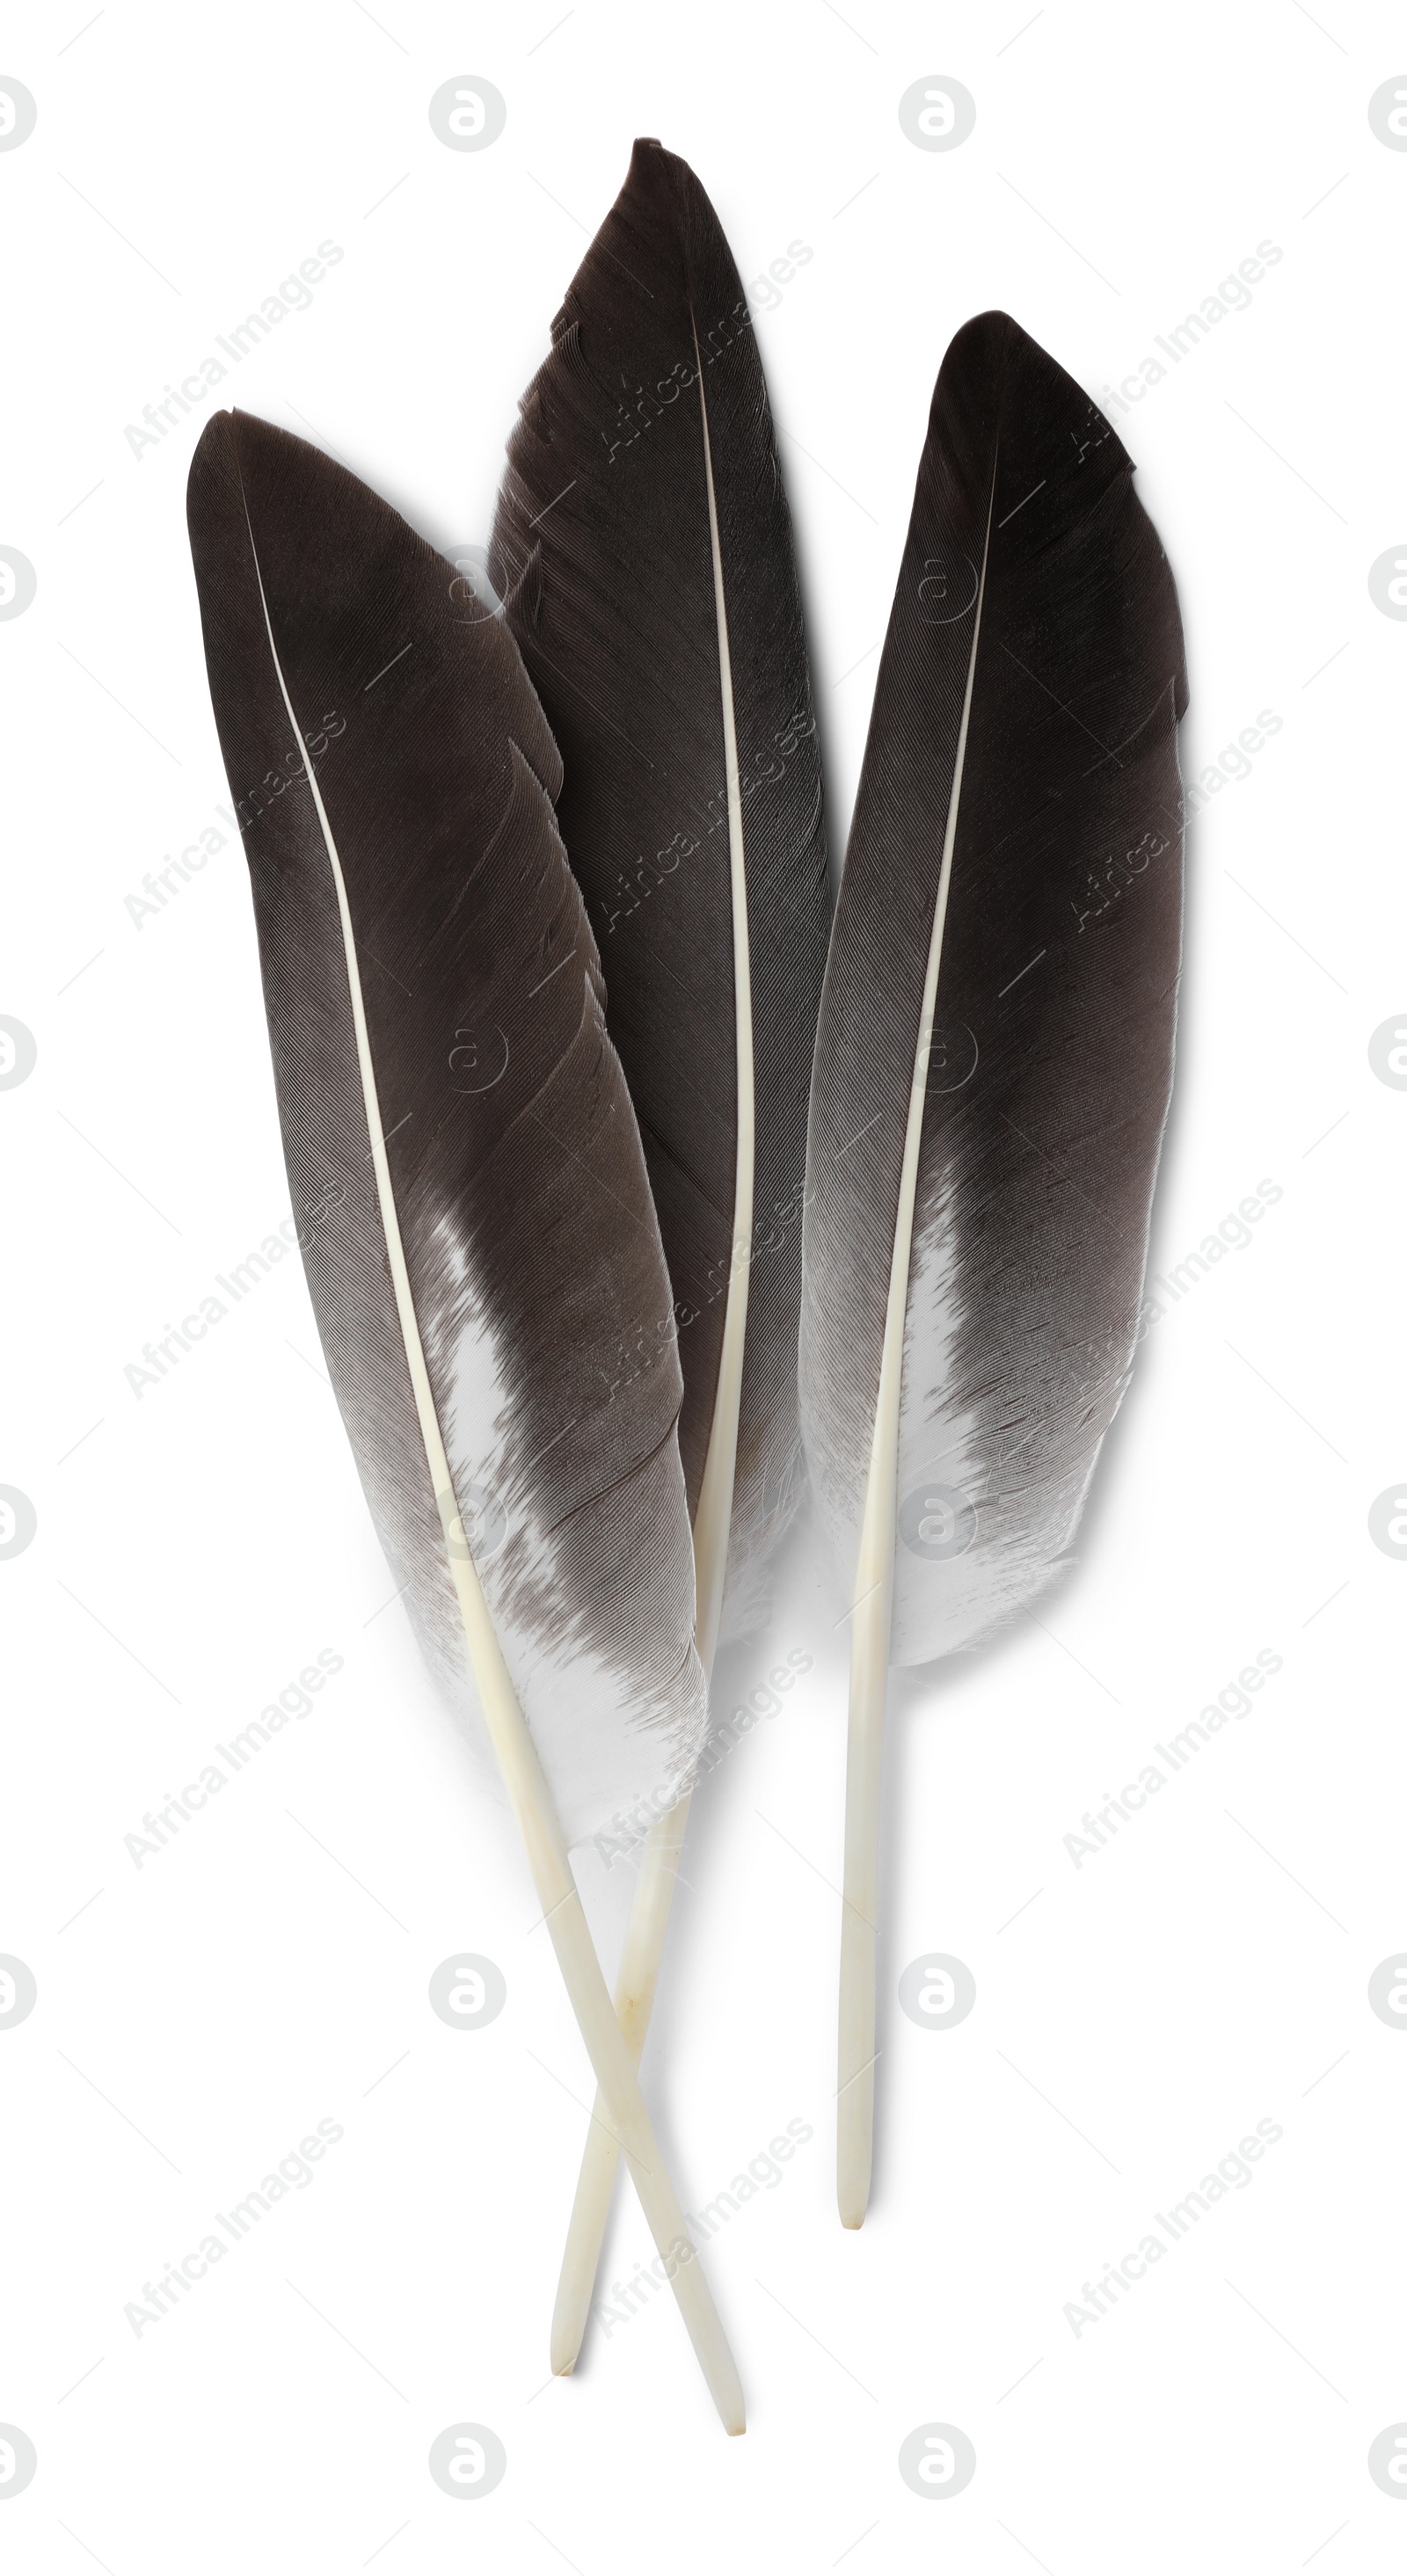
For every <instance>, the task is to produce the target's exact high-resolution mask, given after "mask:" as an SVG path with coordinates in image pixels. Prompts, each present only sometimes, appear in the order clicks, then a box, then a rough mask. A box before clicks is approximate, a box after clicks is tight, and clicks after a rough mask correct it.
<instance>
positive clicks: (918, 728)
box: [800, 313, 1186, 2226]
mask: <svg viewBox="0 0 1407 2576" xmlns="http://www.w3.org/2000/svg"><path fill="white" fill-rule="evenodd" d="M1185 706H1186V683H1185V678H1184V672H1183V656H1182V636H1181V628H1180V624H1179V619H1178V611H1177V600H1176V595H1175V592H1174V588H1173V581H1172V575H1171V573H1170V571H1169V569H1168V564H1167V559H1166V557H1165V555H1164V553H1163V550H1162V548H1161V546H1160V545H1159V542H1158V539H1157V536H1156V534H1155V532H1154V529H1153V527H1152V525H1151V523H1150V521H1149V520H1148V518H1147V516H1146V514H1145V512H1144V510H1143V509H1142V507H1141V505H1140V503H1139V502H1138V500H1137V499H1136V498H1135V496H1134V492H1133V482H1132V466H1131V464H1130V460H1129V458H1128V456H1127V455H1126V453H1125V451H1124V449H1123V447H1122V446H1121V445H1120V442H1119V440H1118V439H1117V437H1116V436H1115V434H1114V432H1113V430H1112V429H1111V428H1110V426H1109V424H1108V422H1107V421H1106V420H1105V419H1104V418H1103V416H1102V414H1101V413H1100V412H1099V411H1098V410H1097V408H1096V407H1095V406H1094V405H1093V404H1092V403H1091V402H1090V401H1089V400H1088V398H1087V397H1086V396H1085V395H1084V394H1083V393H1082V392H1081V391H1080V389H1079V387H1078V386H1077V385H1075V384H1074V383H1072V381H1071V379H1070V378H1069V377H1068V376H1066V375H1064V374H1063V373H1062V371H1061V369H1060V368H1059V367H1057V366H1056V365H1055V364H1054V362H1053V361H1052V360H1051V359H1050V358H1048V357H1047V356H1046V355H1045V353H1044V351H1042V350H1041V349H1039V348H1038V347H1037V346H1036V344H1035V342H1034V341H1032V340H1030V339H1028V338H1027V336H1026V334H1025V333H1024V332H1023V331H1021V330H1019V329H1018V327H1017V325H1016V324H1015V323H1014V322H1012V321H1011V320H1010V319H1009V318H1008V317H1007V316H1006V315H1005V314H1000V313H989V314H984V315H982V316H980V317H979V319H978V320H976V321H974V322H970V323H968V324H967V326H966V327H965V329H963V330H962V331H961V332H959V334H958V336H957V338H956V339H955V341H954V342H953V345H952V347H951V349H950V350H949V352H948V355H947V358H946V360H945V361H944V365H943V369H942V373H941V375H940V377H939V380H938V385H937V389H936V391H935V394H934V398H933V407H932V412H931V415H930V420H929V428H928V438H927V442H926V445H925V447H924V451H923V457H922V461H921V463H920V467H919V475H918V488H917V491H916V494H915V499H914V507H913V516H912V519H911V522H910V527H909V533H908V539H907V542H906V545H905V550H904V559H903V564H902V567H901V570H900V575H899V581H898V586H897V589H896V593H895V599H894V608H893V612H892V615H891V618H890V624H889V632H888V636H887V639H886V642H885V648H884V656H883V660H882V662H881V665H880V671H879V678H878V682H877V685H876V692H875V703H874V713H873V716H872V719H871V725H870V734H869V740H868V743H867V746H866V752H865V763H864V769H863V773H862V776H861V781H860V789H859V795H858V799H857V803H856V810H855V819H854V823H853V826H852V829H851V834H850V842H849V848H848V851H847V854H846V861H845V870H844V875H843V878H842V882H841V891H840V898H839V903H838V906H837V911H836V918H835V924H834V928H833V932H832V938H831V948H830V956H829V960H828V963H827V967H826V979H825V987H824V991H823V995H822V1002H821V1016H820V1028H819V1033H818V1037H817V1046H816V1066H815V1075H814V1080H813V1086H812V1095H811V1119H810V1141H809V1157H808V1182H807V1205H806V1216H805V1225H804V1235H803V1287H802V1324H801V1363H800V1386H801V1414H802V1426H803V1432H804V1436H805V1442H806V1451H807V1457H808V1461H809V1464H810V1469H811V1477H812V1483H813V1486H814V1488H815V1492H816V1497H817V1502H818V1506H819V1510H820V1513H821V1517H822V1519H823V1521H824V1523H825V1525H826V1527H827V1529H828V1531H829V1534H830V1537H831V1539H832V1542H833V1544H834V1547H835V1550H836V1553H837V1556H838V1559H839V1562H840V1565H841V1568H842V1571H843V1577H844V1580H845V1583H846V1585H847V1587H848V1593H849V1599H850V1602H851V1604H852V1612H851V1622H852V1688H851V1746H850V1766H849V1778H850V1790H849V1803H848V1809H847V1866H846V1897H847V1904H846V1911H845V1918H844V1935H843V1943H844V1960H843V1969H842V1988H843V2003H842V2022H843V2028H842V2042H841V2052H840V2087H841V2092H840V2108H841V2168H842V2170H841V2204H842V2215H843V2216H844V2217H845V2219H846V2223H847V2224H848V2225H852V2226H854V2225H858V2224H859V2221H860V2217H861V2216H862V2215H863V2209H864V2203H865V2197H866V2195H867V2192H868V2180H869V2129H870V2118H871V2109H870V2106H871V2102H872V2095H873V2082H874V2074H873V2060H874V2047H873V2034H874V2012H873V1951H874V1935H875V1914H876V1910H877V1897H878V1891H877V1885H876V1878H875V1864H874V1854H875V1837H876V1834H877V1829H878V1778H879V1741H880V1729H881V1725H882V1717H883V1697H884V1673H885V1670H886V1669H887V1667H888V1665H889V1664H890V1663H891V1662H893V1663H901V1664H914V1663H922V1662H926V1661H927V1660H928V1659H930V1658H931V1657H934V1656H938V1655H943V1654H947V1653H950V1652H952V1651H953V1650H954V1649H955V1648H959V1647H963V1646H969V1645H973V1644H975V1643H976V1642H977V1641H978V1640H979V1639H981V1638H983V1637H985V1636H988V1635H990V1634H991V1633H992V1632H993V1631H994V1630H995V1629H996V1628H998V1627H999V1626H1000V1625H1001V1623H1002V1622H1003V1621H1004V1620H1006V1619H1008V1618H1010V1617H1011V1616H1012V1615H1013V1614H1014V1613H1015V1612H1016V1611H1018V1610H1020V1609H1022V1608H1023V1607H1024V1606H1025V1605H1026V1604H1027V1603H1028V1602H1030V1601H1032V1600H1034V1599H1035V1598H1036V1597H1037V1595H1038V1594H1039V1593H1040V1592H1041V1590H1042V1589H1043V1588H1044V1586H1045V1585H1046V1584H1047V1583H1048V1582H1049V1581H1050V1579H1051V1577H1052V1575H1053V1574H1054V1572H1055V1571H1056V1568H1057V1566H1058V1564H1059V1562H1060V1560H1061V1558H1062V1556H1063V1555H1064V1554H1065V1552H1066V1550H1067V1549H1068V1547H1069V1545H1070V1541H1071V1539H1072V1537H1073V1534H1074V1530H1075V1526H1076V1523H1077V1521H1078V1518H1079V1514H1080V1509H1081V1506H1082V1503H1083V1501H1084V1497H1085V1493H1086V1491H1087V1488H1088V1485H1089V1480H1090V1477H1091V1474H1092V1473H1093V1470H1094V1465H1095V1460H1096V1457H1097V1455H1098V1451H1099V1446H1100V1442H1101V1440H1102V1439H1103V1437H1104V1434H1105V1432H1106V1431H1107V1429H1108V1427H1109V1424H1110V1422H1111V1421H1112V1419H1113V1416H1114V1413H1115V1411H1116V1409H1117V1407H1118V1404H1119V1400H1120V1398H1121V1396H1122V1394H1123V1391H1124V1388H1125V1386H1126V1384H1127V1381H1128V1372H1129V1367H1130V1363H1131V1360H1132V1356H1133V1348H1134V1340H1135V1330H1136V1324H1137V1318H1138V1309H1139V1301H1140V1296H1141V1292H1142V1282H1143V1272H1144V1264H1145V1258H1146V1251H1147V1241H1148V1223H1149V1210H1150V1205H1151V1200H1152V1193H1153V1183H1154V1178H1155V1175H1156V1171H1157V1165H1158V1155H1159V1149H1160V1144H1161V1139H1162V1133H1163V1124H1164V1120H1165V1117H1166V1114H1167V1107H1168V1098H1169V1090H1170V1085H1171V1079H1172V1060H1173V1025H1174V1012H1175V1002H1176V990H1177V979H1178V971H1179V958H1180V942H1181V918H1182V797H1181V788H1180V784H1179V778H1178V767H1177V749H1176V731H1177V725H1178V720H1179V718H1180V717H1181V715H1182V714H1183V712H1184V709H1185Z"/></svg>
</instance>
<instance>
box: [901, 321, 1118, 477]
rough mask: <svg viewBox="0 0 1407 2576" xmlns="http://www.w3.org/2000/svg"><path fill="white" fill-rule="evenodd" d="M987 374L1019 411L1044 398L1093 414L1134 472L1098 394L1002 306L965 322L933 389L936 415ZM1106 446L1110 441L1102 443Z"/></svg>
mask: <svg viewBox="0 0 1407 2576" xmlns="http://www.w3.org/2000/svg"><path fill="white" fill-rule="evenodd" d="M983 376H985V377H986V378H987V380H988V382H989V384H990V385H991V386H992V387H993V389H994V390H996V389H997V388H1000V390H1001V392H1002V394H1003V395H1005V396H1007V397H1008V398H1009V399H1010V400H1011V401H1012V402H1013V405H1014V406H1015V407H1016V408H1017V409H1018V414H1019V407H1020V405H1021V404H1022V403H1023V401H1031V400H1034V399H1035V398H1036V397H1037V396H1039V397H1040V398H1041V399H1042V400H1044V401H1045V402H1047V403H1051V402H1054V403H1059V404H1061V405H1062V406H1063V405H1064V404H1065V403H1069V404H1071V405H1073V406H1075V407H1076V409H1077V410H1078V411H1080V412H1081V413H1082V414H1083V416H1084V417H1085V418H1086V419H1088V418H1089V417H1090V416H1091V415H1093V416H1094V417H1095V418H1096V419H1099V420H1102V421H1103V422H1104V425H1105V428H1106V430H1107V431H1108V435H1109V437H1110V438H1111V439H1112V440H1113V442H1114V455H1115V457H1116V458H1117V459H1121V460H1122V462H1123V464H1125V465H1127V466H1128V468H1129V471H1130V472H1132V471H1133V459H1132V457H1131V456H1130V455H1129V453H1128V450H1127V448H1126V447H1125V446H1124V443H1123V440H1122V439H1121V438H1120V436H1119V433H1118V431H1117V430H1116V429H1115V427H1114V424H1113V422H1112V421H1111V420H1110V419H1109V417H1108V415H1107V413H1105V412H1103V411H1101V410H1100V407H1099V405H1098V403H1097V402H1096V401H1095V400H1094V397H1093V395H1092V394H1088V393H1086V391H1085V388H1084V386H1083V385H1080V384H1077V383H1076V381H1075V378H1074V377H1073V376H1072V375H1070V374H1069V373H1068V372H1067V371H1066V369H1065V368H1064V367H1062V366H1061V364H1060V362H1059V360H1058V358H1053V357H1052V356H1051V354H1050V351H1049V349H1046V348H1044V347H1042V345H1041V342H1040V341H1039V340H1035V339H1033V338H1032V336H1031V334H1030V332H1029V331H1025V330H1023V329H1022V327H1021V324H1020V323H1019V322H1018V321H1016V320H1015V318H1014V316H1013V315H1011V314H1010V313H1004V312H1003V311H1002V310H1001V307H1000V306H999V305H993V306H992V307H991V309H990V310H989V311H988V312H986V313H974V314H973V316H972V319H971V321H970V322H964V323H963V325H962V328H961V330H959V331H955V332H954V334H953V336H952V339H951V340H950V341H949V343H948V347H947V351H946V354H945V356H944V359H943V364H942V366H941V368H940V369H939V372H938V381H937V384H936V385H935V386H934V388H933V404H932V411H931V413H930V418H931V417H932V413H934V412H936V411H937V408H938V404H939V401H940V398H942V397H943V396H945V395H946V396H948V397H951V395H952V393H953V391H954V389H955V385H956V384H959V383H961V382H963V381H964V380H965V379H972V378H978V379H980V378H981V377H983ZM1100 443H1101V445H1103V444H1104V442H1103V441H1102V440H1101V442H1100Z"/></svg>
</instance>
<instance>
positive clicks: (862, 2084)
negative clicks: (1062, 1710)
mask: <svg viewBox="0 0 1407 2576" xmlns="http://www.w3.org/2000/svg"><path fill="white" fill-rule="evenodd" d="M992 492H993V496H995V493H996V471H995V460H994V464H993V475H992ZM991 527H992V504H991V502H989V503H988V506H987V539H986V544H985V546H984V548H983V555H982V569H981V573H980V575H979V578H978V585H977V603H976V614H975V616H974V619H973V626H972V650H971V652H970V654H969V656H968V664H967V686H966V690H965V692H964V696H963V706H962V718H961V721H960V723H959V726H958V739H957V750H956V754H955V757H954V762H953V783H952V791H951V794H950V796H949V799H948V820H947V826H946V829H945V831H944V835H943V857H942V864H941V866H940V868H939V872H938V891H937V897H936V900H935V902H934V907H933V928H932V931H931V933H930V936H929V942H928V968H927V973H926V975H925V977H924V986H923V1007H922V1010H921V1012H920V1014H919V1035H918V1046H917V1049H916V1051H915V1055H914V1069H913V1077H912V1080H911V1083H910V1087H909V1111H908V1120H907V1124H906V1126H905V1129H904V1160H903V1164H902V1167H901V1171H900V1177H899V1210H898V1216H897V1219H896V1222H895V1227H894V1254H893V1259H892V1261H891V1263H890V1269H889V1295H888V1300H887V1303H886V1308H885V1320H884V1347H883V1354H882V1357H881V1360H880V1371H879V1400H878V1402H877V1404H876V1406H875V1425H874V1441H873V1445H872V1447H871V1450H870V1470H869V1477H868V1480H867V1484H866V1488H865V1516H864V1521H863V1523H862V1525H861V1533H860V1553H859V1558H858V1561H857V1564H856V1570H855V1574H856V1601H855V1609H854V1613H853V1624H852V1629H851V1650H850V1652H851V1660H850V1722H849V1730H848V1736H847V1743H846V1756H845V1874H844V1884H843V1889H842V1894H843V1898H844V1911H843V1913H842V1916H841V1934H840V2013H839V2024H838V2031H839V2036H838V2045H837V2075H836V2087H837V2090H836V2197H837V2200H838V2202H839V2207H840V2223H841V2225H842V2227H859V2226H860V2225H861V2224H862V2222H863V2219H864V2215H865V2210H866V2208H867V2206H868V2204H869V2197H870V2169H871V2165H872V2162H873V2153H874V2061H875V1940H876V1933H875V1924H876V1917H877V1914H878V1909H879V1819H880V1770H881V1760H882V1755H883V1746H884V1702H885V1687H886V1681H887V1677H888V1671H889V1632H890V1626H891V1622H892V1618H893V1609H894V1531H895V1521H896V1518H897V1515H898V1507H899V1493H898V1475H899V1397H900V1390H901V1387H902V1383H903V1370H904V1322H905V1317H906V1315H907V1313H908V1302H909V1269H910V1263H911V1260H912V1255H913V1235H914V1208H915V1203H916V1200H917V1196H918V1169H919V1149H920V1146H921V1143H922V1139H923V1113H924V1108H925V1105H926V1103H927V1098H928V1059H929V1049H930V1046H931V1043H932V1038H933V1025H934V1014H935V1011H936V1009H937V1002H938V975H939V970H940V967H941V965H942V959H943V931H944V927H945V925H946V922H947V918H948V890H949V887H950V886H951V884H952V878H953V852H954V850H955V849H956V847H957V836H958V811H959V807H960V805H961V802H962V778H963V768H964V764H965V762H966V759H967V736H968V727H969V725H970V723H971V720H972V686H973V681H974V679H975V678H976V674H977V646H978V640H979V638H980V635H981V632H982V602H983V597H984V594H985V591H986V583H987V554H988V551H989V549H990V546H991Z"/></svg>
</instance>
